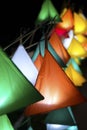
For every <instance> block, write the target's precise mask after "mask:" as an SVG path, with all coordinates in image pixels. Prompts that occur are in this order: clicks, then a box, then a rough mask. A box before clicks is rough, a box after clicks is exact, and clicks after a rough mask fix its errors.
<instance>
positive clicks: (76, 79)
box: [65, 64, 86, 87]
mask: <svg viewBox="0 0 87 130" xmlns="http://www.w3.org/2000/svg"><path fill="white" fill-rule="evenodd" d="M65 72H66V74H67V75H68V76H69V78H70V79H71V81H72V82H73V83H74V84H75V85H76V86H79V87H80V86H82V85H83V83H85V82H86V79H85V78H84V77H83V75H82V74H81V73H79V72H78V71H76V70H75V69H74V68H73V66H72V64H69V66H68V67H67V68H65Z"/></svg>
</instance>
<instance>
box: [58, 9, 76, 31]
mask: <svg viewBox="0 0 87 130" xmlns="http://www.w3.org/2000/svg"><path fill="white" fill-rule="evenodd" d="M61 19H62V22H59V23H58V24H57V27H58V28H64V29H66V30H67V31H69V30H71V29H73V26H74V17H73V13H72V10H71V9H70V8H68V9H67V10H66V11H65V13H64V14H63V15H62V17H61Z"/></svg>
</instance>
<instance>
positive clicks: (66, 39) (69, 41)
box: [62, 30, 74, 49]
mask: <svg viewBox="0 0 87 130" xmlns="http://www.w3.org/2000/svg"><path fill="white" fill-rule="evenodd" d="M68 36H69V37H66V38H63V39H62V43H63V46H64V47H65V48H66V49H67V48H68V47H69V45H70V43H71V41H72V39H73V36H74V34H73V30H70V31H69V32H68Z"/></svg>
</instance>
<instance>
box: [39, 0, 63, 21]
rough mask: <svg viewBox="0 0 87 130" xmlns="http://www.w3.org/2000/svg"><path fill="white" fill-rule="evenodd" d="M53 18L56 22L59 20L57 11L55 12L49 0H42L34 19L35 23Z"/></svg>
mask: <svg viewBox="0 0 87 130" xmlns="http://www.w3.org/2000/svg"><path fill="white" fill-rule="evenodd" d="M54 18H55V20H56V22H59V21H61V18H60V16H59V13H58V12H57V10H56V8H55V7H54V5H53V3H52V2H51V0H44V1H43V4H42V6H41V10H40V12H39V14H38V17H37V19H36V23H41V22H42V21H45V20H51V19H54Z"/></svg>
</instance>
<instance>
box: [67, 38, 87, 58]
mask: <svg viewBox="0 0 87 130" xmlns="http://www.w3.org/2000/svg"><path fill="white" fill-rule="evenodd" d="M67 51H68V53H69V54H70V56H71V57H73V58H75V57H78V58H85V57H87V52H86V51H85V49H84V48H83V47H82V45H81V44H80V43H79V41H78V40H76V39H75V38H73V39H72V41H71V43H70V45H69V47H68V49H67Z"/></svg>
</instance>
